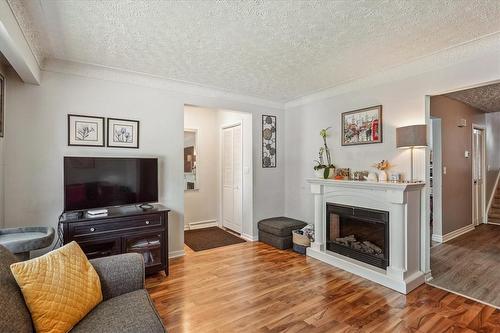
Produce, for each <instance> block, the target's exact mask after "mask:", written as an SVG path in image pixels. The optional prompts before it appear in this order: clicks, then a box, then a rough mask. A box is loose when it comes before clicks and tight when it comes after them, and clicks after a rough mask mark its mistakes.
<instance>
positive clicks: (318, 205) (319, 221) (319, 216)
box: [311, 184, 325, 251]
mask: <svg viewBox="0 0 500 333" xmlns="http://www.w3.org/2000/svg"><path fill="white" fill-rule="evenodd" d="M311 192H312V193H313V194H314V242H313V243H312V244H311V248H313V249H314V250H316V251H323V249H324V246H323V244H324V239H325V238H324V235H323V223H324V222H323V221H324V218H323V215H324V214H325V211H324V210H325V207H324V205H323V186H321V185H318V184H311Z"/></svg>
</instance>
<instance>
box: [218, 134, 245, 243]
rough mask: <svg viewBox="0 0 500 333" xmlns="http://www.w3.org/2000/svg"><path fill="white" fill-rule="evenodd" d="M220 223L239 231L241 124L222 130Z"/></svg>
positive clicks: (240, 205)
mask: <svg viewBox="0 0 500 333" xmlns="http://www.w3.org/2000/svg"><path fill="white" fill-rule="evenodd" d="M222 159H223V160H222V225H223V226H224V227H226V228H228V229H231V230H233V231H236V232H239V233H241V212H242V210H241V207H242V202H241V201H242V131H241V125H237V126H233V127H228V128H224V129H223V130H222Z"/></svg>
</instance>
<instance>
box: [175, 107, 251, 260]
mask: <svg viewBox="0 0 500 333" xmlns="http://www.w3.org/2000/svg"><path fill="white" fill-rule="evenodd" d="M183 159H184V230H185V233H184V243H185V245H186V248H185V250H186V251H202V250H207V249H211V248H216V247H221V246H227V245H232V244H237V243H241V242H245V239H253V235H252V232H253V228H252V206H253V202H252V201H253V195H252V191H253V185H252V184H253V173H252V169H253V168H252V115H251V114H250V113H246V112H238V111H231V110H222V109H213V108H205V107H198V106H191V105H186V106H185V107H184V153H183Z"/></svg>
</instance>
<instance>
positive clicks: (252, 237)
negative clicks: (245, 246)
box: [240, 233, 259, 242]
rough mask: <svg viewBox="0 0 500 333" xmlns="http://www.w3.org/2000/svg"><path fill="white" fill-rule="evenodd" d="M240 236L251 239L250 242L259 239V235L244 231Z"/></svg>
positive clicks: (247, 239)
mask: <svg viewBox="0 0 500 333" xmlns="http://www.w3.org/2000/svg"><path fill="white" fill-rule="evenodd" d="M240 236H241V238H243V239H244V240H246V241H249V242H255V241H258V240H259V236H252V235H249V234H244V233H242V234H241V235H240Z"/></svg>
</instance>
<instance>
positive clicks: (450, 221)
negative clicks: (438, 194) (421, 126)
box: [430, 96, 485, 235]
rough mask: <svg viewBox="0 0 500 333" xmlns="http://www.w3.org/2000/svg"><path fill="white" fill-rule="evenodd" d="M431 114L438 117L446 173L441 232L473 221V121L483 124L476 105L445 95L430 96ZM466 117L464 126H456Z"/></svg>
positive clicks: (482, 114) (446, 231)
mask: <svg viewBox="0 0 500 333" xmlns="http://www.w3.org/2000/svg"><path fill="white" fill-rule="evenodd" d="M430 111H431V117H435V118H441V139H442V163H443V167H446V169H447V173H446V175H444V174H443V178H442V184H443V189H442V197H443V204H442V209H443V216H442V218H443V234H444V235H445V234H447V233H450V232H452V231H454V230H457V229H460V228H462V227H465V226H467V225H469V224H471V223H472V186H471V183H472V158H465V156H464V154H465V151H466V150H468V151H469V152H471V153H472V123H474V124H479V125H484V124H485V114H484V113H483V112H482V111H480V110H479V109H476V108H473V107H471V106H469V105H467V104H464V103H461V102H458V101H456V100H453V99H451V98H448V97H445V96H433V97H431V110H430ZM460 119H467V126H466V127H458V126H457V124H458V122H459V120H460Z"/></svg>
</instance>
